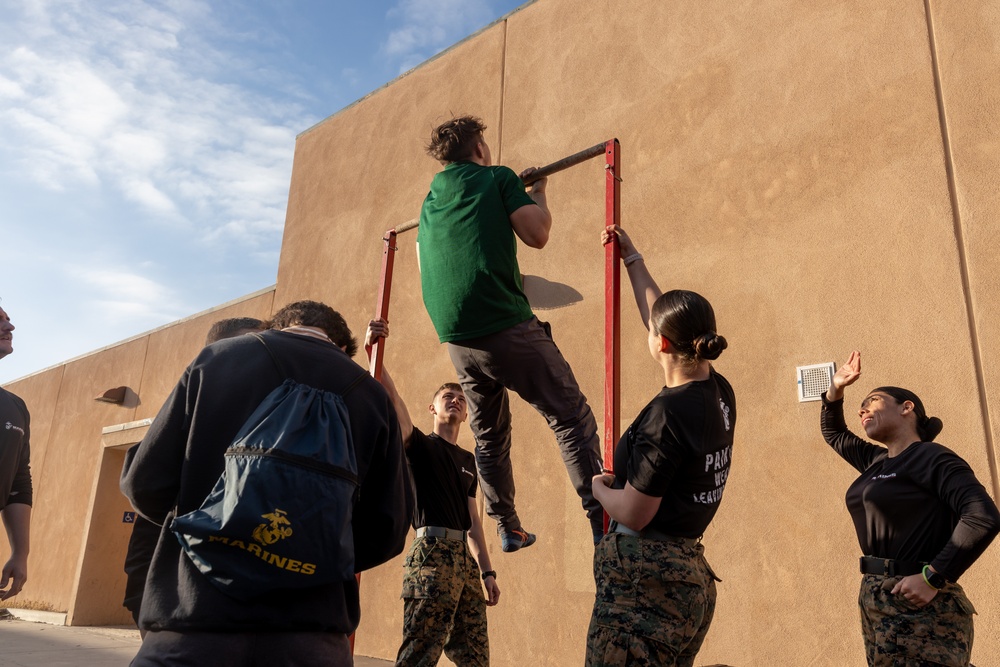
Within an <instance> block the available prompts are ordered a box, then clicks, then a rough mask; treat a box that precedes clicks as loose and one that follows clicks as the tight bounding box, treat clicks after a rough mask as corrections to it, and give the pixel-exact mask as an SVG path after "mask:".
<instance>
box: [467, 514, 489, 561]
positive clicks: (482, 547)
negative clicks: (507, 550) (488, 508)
mask: <svg viewBox="0 0 1000 667" xmlns="http://www.w3.org/2000/svg"><path fill="white" fill-rule="evenodd" d="M469 551H471V552H472V557H473V558H475V559H476V562H477V563H478V564H479V571H480V572H489V571H490V570H492V569H493V563H492V562H491V561H490V552H489V550H488V549H487V548H486V536H485V535H483V526H482V524H480V525H479V527H478V528H477V527H476V526H473V527H472V530H470V531H469Z"/></svg>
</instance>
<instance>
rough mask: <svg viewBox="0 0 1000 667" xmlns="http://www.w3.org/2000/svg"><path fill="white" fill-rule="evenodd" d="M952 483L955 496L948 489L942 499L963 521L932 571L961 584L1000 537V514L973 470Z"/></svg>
mask: <svg viewBox="0 0 1000 667" xmlns="http://www.w3.org/2000/svg"><path fill="white" fill-rule="evenodd" d="M951 480H952V482H951V486H953V487H956V488H955V489H954V490H953V492H952V493H949V492H948V490H947V489H944V490H942V491H939V495H940V497H941V498H943V499H945V500H946V502H948V504H949V505H950V506H951V507H952V511H953V512H955V514H957V515H958V516H959V517H960V518H959V521H958V524H957V525H956V526H955V530H954V531H953V532H952V535H951V539H949V540H948V542H947V544H945V546H944V548H943V549H942V550H941V552H940V553H939V554H938V555H937V556H936V557H935V558H934V560H933V561H931V567H932V568H933V569H934V570H935V571H937V572H940V573H941V574H943V575H944V576H945V577H947V578H948V579H949V580H951V581H957V580H958V578H959V577H961V576H962V574H963V573H964V572H965V571H966V570H967V569H969V567H971V566H972V564H973V563H975V562H976V560H977V559H978V558H979V557H980V556H981V555H982V554H983V552H984V551H986V549H987V547H989V545H990V544H991V543H992V542H993V540H994V539H996V536H997V534H998V533H1000V511H998V510H997V506H996V503H994V502H993V499H992V498H990V496H989V494H988V493H986V489H984V488H983V486H982V484H980V483H979V481H978V480H977V479H975V475H974V474H973V473H972V471H971V469H970V470H969V472H968V474H966V475H955V476H954V477H952V478H951ZM956 498H957V501H956V500H955V499H956Z"/></svg>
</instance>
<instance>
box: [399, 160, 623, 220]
mask: <svg viewBox="0 0 1000 667" xmlns="http://www.w3.org/2000/svg"><path fill="white" fill-rule="evenodd" d="M606 147H607V142H601V143H599V144H595V145H593V146H591V147H590V148H587V149H585V150H582V151H580V152H579V153H573V154H572V155H569V156H567V157H564V158H563V159H561V160H556V161H555V162H553V163H552V164H547V165H545V166H544V167H541V168H539V169H538V170H536V171H535V172H534V173H532V174H531V175H530V176H528V177H527V178H526V179H524V184H525V185H531V184H532V183H534V182H535V181H540V180H542V179H543V178H548V177H549V176H551V175H552V174H554V173H556V172H558V171H562V170H563V169H569V168H570V167H573V166H576V165H578V164H580V163H581V162H586V161H587V160H589V159H591V158H595V157H597V156H598V155H604V150H605V148H606ZM418 226H420V218H414V219H413V220H407V221H406V222H404V223H403V224H401V225H399V226H398V227H396V228H395V229H394V230H392V231H395V232H396V233H397V234H402V233H403V232H408V231H410V230H411V229H413V228H415V227H418Z"/></svg>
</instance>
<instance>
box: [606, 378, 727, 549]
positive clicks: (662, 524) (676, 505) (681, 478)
mask: <svg viewBox="0 0 1000 667" xmlns="http://www.w3.org/2000/svg"><path fill="white" fill-rule="evenodd" d="M735 428H736V396H735V395H734V394H733V388H732V387H731V386H730V385H729V382H728V381H727V380H726V378H724V377H722V376H721V375H719V374H718V373H716V372H715V370H712V371H711V374H710V375H709V378H708V379H707V380H701V381H698V382H688V383H687V384H684V385H681V386H679V387H664V388H663V390H662V391H661V392H660V393H659V394H657V395H656V397H655V398H654V399H653V400H652V401H650V402H649V404H648V405H647V406H646V407H645V408H643V410H642V412H640V413H639V416H638V417H636V419H635V421H634V422H632V425H631V426H629V427H628V430H627V431H626V432H625V435H623V436H622V439H621V440H620V441H619V442H618V447H617V448H616V449H615V488H619V489H622V488H625V481H626V479H627V480H628V482H629V483H630V484H631V485H632V486H633V487H635V488H636V489H637V490H638V491H641V492H642V493H645V494H646V495H649V496H655V497H658V498H662V501H661V502H660V508H659V509H658V510H657V511H656V516H654V517H653V520H652V521H651V522H650V523H649V525H648V526H646V528H648V529H655V530H659V531H662V532H664V533H666V534H668V535H674V536H676V537H699V536H701V535H702V534H703V533H704V532H705V529H706V528H707V527H708V524H709V523H711V521H712V517H714V516H715V512H716V511H717V510H718V509H719V502H720V501H721V500H722V492H723V490H724V489H725V488H726V480H727V479H728V477H729V464H730V461H731V460H732V454H733V432H734V430H735Z"/></svg>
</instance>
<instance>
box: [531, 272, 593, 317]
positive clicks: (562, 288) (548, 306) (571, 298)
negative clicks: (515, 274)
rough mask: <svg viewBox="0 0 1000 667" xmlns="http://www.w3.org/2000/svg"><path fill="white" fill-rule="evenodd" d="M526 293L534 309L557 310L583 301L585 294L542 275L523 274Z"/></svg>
mask: <svg viewBox="0 0 1000 667" xmlns="http://www.w3.org/2000/svg"><path fill="white" fill-rule="evenodd" d="M521 284H522V285H523V286H524V295H525V296H526V297H528V303H530V304H531V308H532V310H555V309H556V308H565V307H566V306H569V305H572V304H574V303H579V302H580V301H583V295H582V294H580V293H579V292H577V291H576V290H575V289H573V288H572V287H570V286H569V285H565V284H563V283H554V282H552V281H551V280H546V279H545V278H542V277H541V276H529V275H522V276H521Z"/></svg>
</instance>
